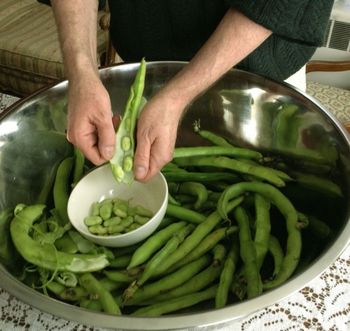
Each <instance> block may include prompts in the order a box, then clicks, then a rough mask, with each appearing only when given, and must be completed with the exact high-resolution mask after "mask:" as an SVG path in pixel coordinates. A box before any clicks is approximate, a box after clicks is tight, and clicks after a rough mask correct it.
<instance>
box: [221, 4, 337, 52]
mask: <svg viewBox="0 0 350 331" xmlns="http://www.w3.org/2000/svg"><path fill="white" fill-rule="evenodd" d="M225 1H226V2H227V4H228V5H229V6H231V7H232V8H235V9H237V10H239V11H240V12H241V13H242V14H244V15H245V16H247V17H248V18H249V19H251V20H252V21H254V22H256V23H258V24H260V25H262V26H264V27H266V28H267V29H269V30H271V31H272V32H273V33H274V34H276V35H279V36H281V37H283V38H285V39H291V40H296V41H298V42H301V43H306V44H308V45H310V46H321V44H322V42H323V38H324V33H325V31H326V27H327V23H328V20H329V17H330V13H331V10H332V6H333V2H334V0H225Z"/></svg>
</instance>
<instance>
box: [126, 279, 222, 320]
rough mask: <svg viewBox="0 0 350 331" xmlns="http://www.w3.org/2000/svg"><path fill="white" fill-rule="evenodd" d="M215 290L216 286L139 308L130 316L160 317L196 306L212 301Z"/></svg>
mask: <svg viewBox="0 0 350 331" xmlns="http://www.w3.org/2000/svg"><path fill="white" fill-rule="evenodd" d="M216 290H217V286H216V285H215V286H212V287H210V288H208V289H206V290H204V291H202V292H197V293H191V294H188V295H185V296H182V297H178V298H174V299H171V300H169V301H167V302H161V303H158V304H154V305H151V306H148V307H144V308H140V309H138V310H136V311H134V312H133V313H132V314H131V316H144V317H155V316H161V315H163V314H166V313H170V312H173V311H177V310H180V309H183V308H186V307H190V306H193V305H195V304H198V303H199V302H202V301H206V300H209V299H212V298H214V297H215V293H216Z"/></svg>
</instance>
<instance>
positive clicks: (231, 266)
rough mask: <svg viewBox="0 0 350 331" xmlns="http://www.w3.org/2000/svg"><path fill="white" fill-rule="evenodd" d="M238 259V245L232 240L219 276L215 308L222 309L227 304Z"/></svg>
mask: <svg viewBox="0 0 350 331" xmlns="http://www.w3.org/2000/svg"><path fill="white" fill-rule="evenodd" d="M238 258H239V245H238V241H237V240H233V242H232V246H231V249H230V251H229V253H228V255H227V257H226V260H225V263H224V267H223V269H222V271H221V274H220V281H219V286H218V290H217V292H216V295H215V308H222V307H224V306H225V305H226V303H227V298H228V293H229V290H230V287H231V285H232V280H233V275H234V273H235V269H236V264H237V261H238Z"/></svg>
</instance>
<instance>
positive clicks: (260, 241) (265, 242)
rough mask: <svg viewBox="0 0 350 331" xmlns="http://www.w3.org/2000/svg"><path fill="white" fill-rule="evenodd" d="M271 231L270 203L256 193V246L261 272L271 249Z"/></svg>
mask: <svg viewBox="0 0 350 331" xmlns="http://www.w3.org/2000/svg"><path fill="white" fill-rule="evenodd" d="M270 231H271V223H270V201H269V200H267V199H266V198H264V197H263V196H262V195H261V194H259V193H256V194H255V236H254V245H255V250H256V260H257V263H258V268H259V270H260V268H261V266H262V264H263V262H264V258H265V255H266V253H267V251H268V248H269V236H270Z"/></svg>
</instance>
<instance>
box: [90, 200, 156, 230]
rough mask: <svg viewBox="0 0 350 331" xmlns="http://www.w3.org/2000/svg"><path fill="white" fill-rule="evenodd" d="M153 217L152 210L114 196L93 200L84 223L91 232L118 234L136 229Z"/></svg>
mask: <svg viewBox="0 0 350 331" xmlns="http://www.w3.org/2000/svg"><path fill="white" fill-rule="evenodd" d="M152 217H153V212H152V211H151V210H150V209H148V208H145V207H143V206H142V205H139V204H138V205H132V202H131V201H128V200H124V199H119V198H114V199H105V200H103V201H101V202H98V201H96V202H94V203H93V204H92V206H91V211H90V215H88V216H86V217H85V219H84V223H85V225H86V226H87V228H88V230H89V232H90V233H92V234H96V235H100V236H106V235H119V234H123V233H127V232H130V231H133V230H136V229H138V228H139V227H140V226H142V225H144V224H146V223H147V222H148V221H149V220H150V219H151V218H152Z"/></svg>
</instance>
